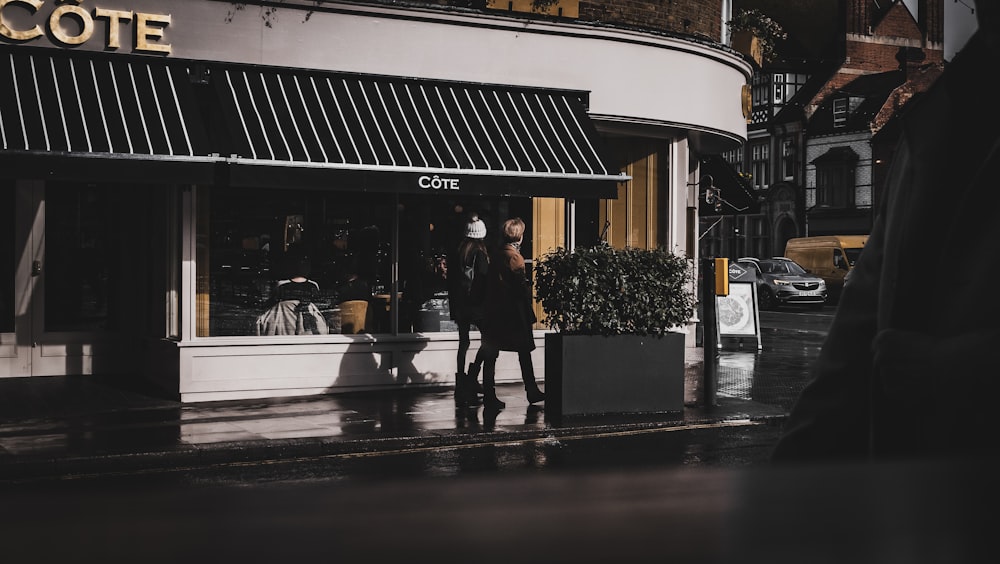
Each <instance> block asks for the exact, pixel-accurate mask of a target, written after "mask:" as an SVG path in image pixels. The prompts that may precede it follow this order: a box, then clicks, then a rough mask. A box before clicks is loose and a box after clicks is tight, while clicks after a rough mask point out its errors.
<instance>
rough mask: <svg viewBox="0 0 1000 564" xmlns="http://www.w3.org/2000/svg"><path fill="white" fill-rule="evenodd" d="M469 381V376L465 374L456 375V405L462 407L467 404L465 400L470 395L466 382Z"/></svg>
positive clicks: (458, 373)
mask: <svg viewBox="0 0 1000 564" xmlns="http://www.w3.org/2000/svg"><path fill="white" fill-rule="evenodd" d="M467 381H468V376H466V374H465V373H464V372H456V373H455V393H454V396H455V405H462V404H464V403H465V398H466V396H467V395H468V392H466V390H465V387H466V382H467Z"/></svg>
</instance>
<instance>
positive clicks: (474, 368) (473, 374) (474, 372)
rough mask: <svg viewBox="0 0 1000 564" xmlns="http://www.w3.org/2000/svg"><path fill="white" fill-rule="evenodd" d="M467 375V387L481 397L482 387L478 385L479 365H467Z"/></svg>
mask: <svg viewBox="0 0 1000 564" xmlns="http://www.w3.org/2000/svg"><path fill="white" fill-rule="evenodd" d="M467 374H468V375H469V387H470V388H471V389H472V390H473V392H474V393H476V394H479V395H483V385H482V384H480V383H479V365H478V364H476V363H475V362H473V363H471V364H469V370H468V371H467Z"/></svg>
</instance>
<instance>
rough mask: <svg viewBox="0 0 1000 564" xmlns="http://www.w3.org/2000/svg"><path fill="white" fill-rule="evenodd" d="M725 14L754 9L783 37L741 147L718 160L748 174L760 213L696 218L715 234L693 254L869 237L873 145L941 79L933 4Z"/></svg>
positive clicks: (800, 5) (877, 158)
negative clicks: (803, 239) (806, 239)
mask: <svg viewBox="0 0 1000 564" xmlns="http://www.w3.org/2000/svg"><path fill="white" fill-rule="evenodd" d="M734 6H735V8H736V9H740V8H757V9H759V10H761V11H762V12H764V13H765V14H767V15H768V16H770V17H772V18H773V19H774V20H775V21H777V22H778V23H780V24H781V25H782V26H783V27H784V29H785V31H786V32H787V33H788V39H787V40H786V41H784V42H782V43H781V44H780V45H779V53H778V55H779V56H778V58H777V59H776V60H774V61H771V62H769V63H767V64H765V65H764V67H763V68H758V69H757V71H756V72H755V74H754V77H753V82H752V83H753V87H752V88H753V115H752V120H751V123H750V124H749V126H748V140H747V144H746V145H745V146H744V147H742V148H740V149H737V150H731V151H729V152H727V153H726V154H725V157H726V159H727V160H728V161H729V162H731V163H732V164H733V165H734V166H735V167H737V168H738V169H740V170H741V171H744V172H746V173H748V174H749V175H750V183H751V184H752V185H753V188H754V189H755V190H756V191H757V194H758V198H759V200H760V201H761V204H762V205H761V209H760V213H758V214H750V215H744V216H729V217H725V216H724V215H722V216H720V217H711V218H703V219H702V225H703V229H708V228H709V226H711V225H712V224H713V223H714V224H715V227H712V228H711V231H709V232H708V233H707V234H706V235H705V236H704V238H703V242H704V245H703V250H702V252H703V254H714V255H717V256H730V257H738V256H759V257H763V256H771V255H781V254H782V253H783V252H784V247H785V242H786V241H787V240H788V239H790V238H792V237H800V236H807V235H825V234H865V233H868V231H869V230H870V228H871V222H872V219H873V217H872V213H873V209H874V205H875V204H876V202H877V199H878V188H879V181H880V179H881V177H882V176H881V175H882V174H884V171H885V170H886V169H887V168H888V161H889V159H890V158H891V142H888V143H884V144H883V146H882V147H880V148H875V147H873V136H875V134H876V133H878V132H879V130H880V129H881V128H882V127H883V126H884V125H885V124H886V123H887V122H889V121H890V120H891V116H892V115H894V114H895V113H896V112H897V111H898V110H899V109H900V108H901V107H902V106H903V105H905V103H906V102H907V101H909V99H910V98H912V97H913V96H914V95H917V94H919V93H920V92H922V91H924V90H926V89H927V88H928V87H929V86H930V85H931V84H932V83H933V82H934V80H935V79H936V78H937V76H939V75H940V73H941V71H942V70H943V69H944V35H943V33H944V26H943V18H944V8H943V0H920V1H918V2H917V3H916V7H917V13H912V12H911V11H910V9H909V8H908V7H907V5H906V4H905V3H903V2H902V1H899V0H896V1H890V2H875V1H872V0H839V1H838V2H829V1H819V0H816V1H803V2H795V3H794V6H789V5H788V3H786V2H780V1H770V0H737V1H736V2H735V4H734ZM818 20H819V21H824V20H825V21H827V22H829V21H833V22H836V25H833V26H830V25H827V26H826V27H822V26H818V25H817V21H818ZM885 137H886V136H883V138H885Z"/></svg>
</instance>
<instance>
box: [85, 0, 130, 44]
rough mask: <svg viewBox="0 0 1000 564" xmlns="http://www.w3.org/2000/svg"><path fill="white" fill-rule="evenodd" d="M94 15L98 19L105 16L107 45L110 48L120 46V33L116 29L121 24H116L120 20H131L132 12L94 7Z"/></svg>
mask: <svg viewBox="0 0 1000 564" xmlns="http://www.w3.org/2000/svg"><path fill="white" fill-rule="evenodd" d="M94 17H95V18H98V19H104V18H107V20H108V47H109V48H111V49H118V48H119V47H121V33H119V31H118V30H119V28H120V27H121V26H120V25H118V24H119V23H120V22H128V21H131V20H132V12H125V11H122V10H106V9H104V8H94Z"/></svg>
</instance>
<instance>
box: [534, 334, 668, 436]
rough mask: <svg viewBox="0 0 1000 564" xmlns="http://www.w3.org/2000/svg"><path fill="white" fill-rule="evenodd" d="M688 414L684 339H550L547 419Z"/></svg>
mask: <svg viewBox="0 0 1000 564" xmlns="http://www.w3.org/2000/svg"><path fill="white" fill-rule="evenodd" d="M683 410H684V335H683V334H680V333H668V334H666V335H664V336H662V337H655V336H645V337H640V336H638V335H614V336H610V337H604V336H600V335H595V336H592V335H563V334H561V333H549V334H546V335H545V411H546V413H547V415H555V416H561V415H598V414H621V413H662V412H679V411H683Z"/></svg>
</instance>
